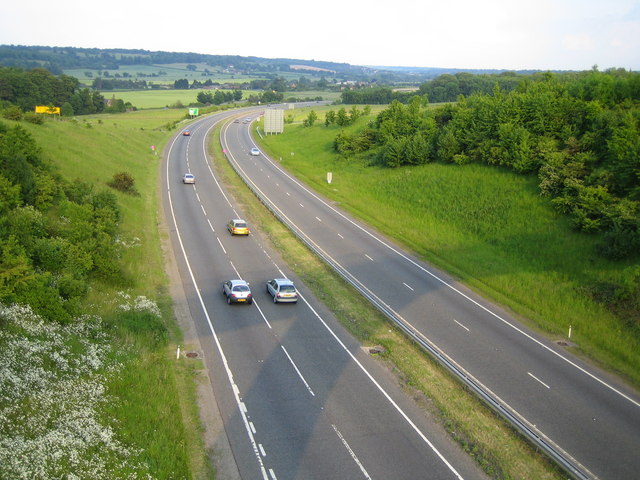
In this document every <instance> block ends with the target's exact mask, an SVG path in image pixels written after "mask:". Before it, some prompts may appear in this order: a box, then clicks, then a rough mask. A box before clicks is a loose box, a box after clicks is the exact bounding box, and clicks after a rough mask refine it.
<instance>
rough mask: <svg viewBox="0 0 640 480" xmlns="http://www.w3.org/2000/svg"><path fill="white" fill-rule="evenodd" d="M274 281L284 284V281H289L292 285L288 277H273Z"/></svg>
mask: <svg viewBox="0 0 640 480" xmlns="http://www.w3.org/2000/svg"><path fill="white" fill-rule="evenodd" d="M273 281H274V282H276V283H279V284H281V285H282V284H286V283H290V284H292V285H293V282H292V281H291V280H289V279H288V278H274V279H273Z"/></svg>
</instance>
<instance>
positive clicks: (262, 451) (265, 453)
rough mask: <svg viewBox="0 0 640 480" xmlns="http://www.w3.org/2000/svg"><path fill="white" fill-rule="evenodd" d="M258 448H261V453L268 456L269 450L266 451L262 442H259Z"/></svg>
mask: <svg viewBox="0 0 640 480" xmlns="http://www.w3.org/2000/svg"><path fill="white" fill-rule="evenodd" d="M258 448H259V449H260V454H261V455H262V456H263V457H266V456H267V452H265V451H264V447H263V446H262V444H261V443H259V444H258Z"/></svg>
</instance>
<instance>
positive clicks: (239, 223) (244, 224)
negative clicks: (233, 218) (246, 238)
mask: <svg viewBox="0 0 640 480" xmlns="http://www.w3.org/2000/svg"><path fill="white" fill-rule="evenodd" d="M235 226H236V227H237V228H244V227H246V226H247V224H246V223H243V222H236V223H235Z"/></svg>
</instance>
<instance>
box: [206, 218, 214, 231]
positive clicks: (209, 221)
mask: <svg viewBox="0 0 640 480" xmlns="http://www.w3.org/2000/svg"><path fill="white" fill-rule="evenodd" d="M207 223H209V228H210V229H211V231H212V232H213V233H216V229H215V228H213V225H211V220H209V219H208V218H207Z"/></svg>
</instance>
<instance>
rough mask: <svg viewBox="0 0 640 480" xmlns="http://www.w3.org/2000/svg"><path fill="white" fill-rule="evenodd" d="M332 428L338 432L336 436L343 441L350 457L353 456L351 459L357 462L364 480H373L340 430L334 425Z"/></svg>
mask: <svg viewBox="0 0 640 480" xmlns="http://www.w3.org/2000/svg"><path fill="white" fill-rule="evenodd" d="M331 426H332V427H333V430H334V431H335V432H336V435H338V438H339V439H340V440H341V441H342V444H343V445H344V447H345V448H346V449H347V451H348V452H349V455H351V458H353V461H354V462H356V465H358V467H360V471H362V473H363V474H364V478H367V479H369V480H371V477H370V476H369V474H368V473H367V471H366V470H365V468H364V465H362V463H361V462H360V460H359V459H358V457H357V456H356V454H355V453H354V452H353V450H351V447H350V446H349V444H348V443H347V441H346V440H345V438H344V437H343V436H342V434H341V433H340V431H339V430H338V427H336V426H335V425H333V424H331Z"/></svg>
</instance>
